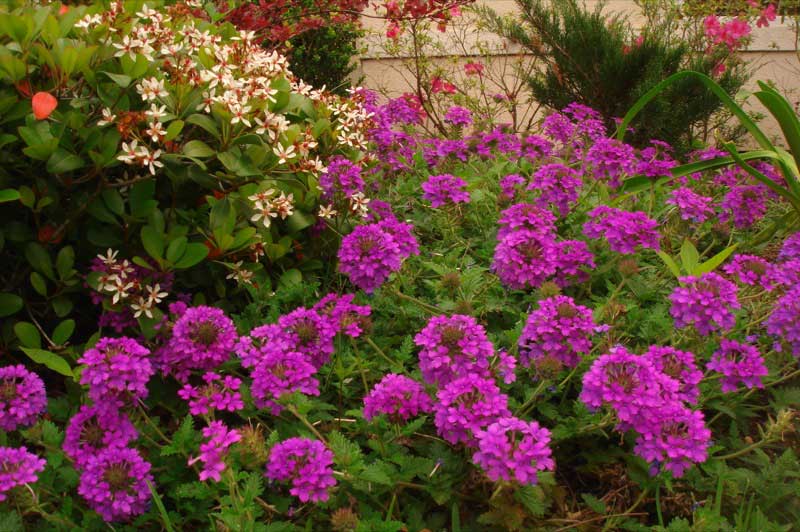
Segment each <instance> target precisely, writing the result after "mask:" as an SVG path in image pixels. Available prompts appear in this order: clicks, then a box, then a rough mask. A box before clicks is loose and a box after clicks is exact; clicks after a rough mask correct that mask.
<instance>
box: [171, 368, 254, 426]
mask: <svg viewBox="0 0 800 532" xmlns="http://www.w3.org/2000/svg"><path fill="white" fill-rule="evenodd" d="M203 382H204V384H202V385H198V386H194V385H192V384H184V385H183V388H181V389H180V390H178V397H180V398H181V399H183V400H184V401H186V402H188V403H189V413H190V414H192V415H193V416H202V415H206V414H210V413H213V412H214V411H217V410H218V411H220V412H236V411H238V410H241V409H242V408H244V402H243V401H242V394H241V393H240V392H239V389H240V387H241V386H242V380H241V379H238V378H236V377H233V376H231V375H225V376H224V377H223V376H222V375H220V374H219V373H214V372H213V371H208V372H206V373H205V374H204V375H203Z"/></svg>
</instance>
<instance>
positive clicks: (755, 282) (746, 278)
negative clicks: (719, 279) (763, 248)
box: [722, 254, 770, 288]
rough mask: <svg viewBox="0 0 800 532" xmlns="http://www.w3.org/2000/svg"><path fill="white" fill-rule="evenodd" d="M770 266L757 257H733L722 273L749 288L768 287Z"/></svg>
mask: <svg viewBox="0 0 800 532" xmlns="http://www.w3.org/2000/svg"><path fill="white" fill-rule="evenodd" d="M769 269H770V264H769V262H767V261H765V260H764V259H762V258H761V257H759V256H757V255H742V254H737V255H734V256H733V258H732V259H731V261H730V262H729V263H728V264H726V265H724V266H723V267H722V271H723V272H725V273H726V274H728V275H730V276H731V277H735V278H736V279H737V280H738V281H739V282H740V283H742V284H746V285H750V286H761V287H764V288H766V287H768V286H770V282H769V277H768V273H769Z"/></svg>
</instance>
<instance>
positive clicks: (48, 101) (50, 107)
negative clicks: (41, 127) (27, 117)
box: [31, 92, 58, 120]
mask: <svg viewBox="0 0 800 532" xmlns="http://www.w3.org/2000/svg"><path fill="white" fill-rule="evenodd" d="M31 106H32V107H33V116H35V117H36V120H44V119H45V118H47V117H48V116H50V113H52V112H53V111H55V109H56V107H58V100H56V98H55V96H53V95H52V94H50V93H49V92H37V93H36V94H34V95H33V99H32V100H31Z"/></svg>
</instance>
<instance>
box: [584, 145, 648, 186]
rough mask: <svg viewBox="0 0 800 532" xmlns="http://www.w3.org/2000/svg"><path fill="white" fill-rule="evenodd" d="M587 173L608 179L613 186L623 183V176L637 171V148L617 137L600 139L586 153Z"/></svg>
mask: <svg viewBox="0 0 800 532" xmlns="http://www.w3.org/2000/svg"><path fill="white" fill-rule="evenodd" d="M584 162H585V164H586V166H587V169H586V174H587V175H591V176H592V177H594V178H595V179H598V180H601V181H607V182H608V186H610V187H611V188H618V187H619V186H620V185H622V181H623V178H624V177H626V176H628V175H630V174H633V173H634V172H636V167H637V162H638V161H637V159H636V150H634V149H633V146H629V145H628V144H625V143H624V142H621V141H619V140H616V139H610V138H602V139H598V140H597V141H596V142H595V143H594V144H593V145H592V146H591V147H590V148H589V149H588V150H587V151H586V154H585V155H584Z"/></svg>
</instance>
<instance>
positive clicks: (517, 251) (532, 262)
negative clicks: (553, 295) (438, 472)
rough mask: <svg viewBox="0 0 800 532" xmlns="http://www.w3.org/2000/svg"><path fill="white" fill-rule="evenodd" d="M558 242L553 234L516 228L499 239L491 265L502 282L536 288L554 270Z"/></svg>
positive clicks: (513, 285)
mask: <svg viewBox="0 0 800 532" xmlns="http://www.w3.org/2000/svg"><path fill="white" fill-rule="evenodd" d="M558 249H559V248H558V246H557V245H556V242H555V241H554V240H553V237H552V236H544V235H542V234H540V233H537V232H533V231H530V230H527V229H526V230H519V231H515V232H513V233H510V234H507V235H505V236H504V237H502V238H501V239H500V241H499V242H498V244H497V247H496V248H495V250H494V261H493V263H492V269H493V270H494V272H495V273H496V274H497V277H499V278H500V282H502V283H503V284H504V285H506V286H508V287H510V288H513V289H518V290H522V289H525V288H527V287H530V288H538V287H540V286H541V285H542V283H544V282H545V281H546V280H547V279H548V278H549V277H551V276H552V275H554V274H555V273H556V271H557V264H558V262H557V260H558Z"/></svg>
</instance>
